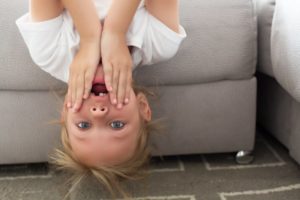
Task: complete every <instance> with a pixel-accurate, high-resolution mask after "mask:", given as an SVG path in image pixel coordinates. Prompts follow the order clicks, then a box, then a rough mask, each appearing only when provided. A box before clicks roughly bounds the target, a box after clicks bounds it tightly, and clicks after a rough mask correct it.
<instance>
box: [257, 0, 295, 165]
mask: <svg viewBox="0 0 300 200" xmlns="http://www.w3.org/2000/svg"><path fill="white" fill-rule="evenodd" d="M256 1H257V4H256V5H257V11H258V47H259V48H258V69H257V78H258V102H257V103H258V106H257V120H258V123H259V124H260V125H261V126H262V127H264V128H265V129H266V130H267V131H268V132H269V133H270V134H272V135H273V136H274V137H275V138H277V139H278V140H279V141H280V142H281V143H282V144H284V145H285V146H286V147H287V148H288V150H289V152H290V155H291V157H292V158H294V159H295V160H296V161H297V162H298V163H300V123H299V120H300V98H299V97H300V96H299V94H300V92H299V89H300V82H299V80H300V76H299V74H300V68H299V66H300V49H299V47H298V49H297V45H298V46H299V44H300V42H299V39H298V43H295V42H296V38H292V35H289V34H295V32H294V31H298V33H300V29H299V25H300V21H299V20H298V22H299V23H298V26H297V27H298V29H297V27H296V26H292V27H289V30H290V31H288V32H287V31H286V29H285V27H287V25H286V20H288V21H289V19H288V16H286V15H287V14H288V15H293V16H294V14H293V12H294V11H293V10H291V9H286V6H287V4H289V3H291V1H290V0H285V1H283V0H277V1H275V0H256ZM292 3H297V1H295V2H292ZM295 8H297V9H298V10H299V2H298V6H296V5H295ZM274 10H276V13H277V14H276V17H275V18H274V17H273V16H274ZM296 12H298V11H296ZM298 16H299V15H298ZM290 22H291V21H289V23H290ZM299 35H300V34H298V37H299ZM271 36H272V37H271ZM288 41H292V43H289V42H288ZM295 44H296V45H295ZM294 58H296V59H294ZM297 88H298V90H297Z"/></svg>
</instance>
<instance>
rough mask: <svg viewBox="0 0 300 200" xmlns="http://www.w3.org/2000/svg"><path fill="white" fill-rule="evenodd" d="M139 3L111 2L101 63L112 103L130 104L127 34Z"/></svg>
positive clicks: (130, 61)
mask: <svg viewBox="0 0 300 200" xmlns="http://www.w3.org/2000/svg"><path fill="white" fill-rule="evenodd" d="M140 1H141V0H113V2H112V5H111V7H110V9H109V11H108V14H107V16H106V18H105V21H104V26H103V32H102V36H101V52H102V64H103V70H104V75H105V76H104V78H105V83H106V86H107V89H108V90H109V92H110V99H111V101H112V104H117V106H118V108H122V105H123V103H124V102H125V103H128V102H129V96H130V89H131V79H132V58H131V55H130V52H129V49H128V47H127V43H126V33H127V30H128V27H129V25H130V24H131V21H132V18H133V16H134V14H135V12H136V10H137V8H138V5H139V3H140Z"/></svg>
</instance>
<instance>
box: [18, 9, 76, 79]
mask: <svg viewBox="0 0 300 200" xmlns="http://www.w3.org/2000/svg"><path fill="white" fill-rule="evenodd" d="M16 25H17V27H18V29H19V31H20V33H21V35H22V38H23V39H24V42H25V44H26V46H27V48H28V50H29V53H30V56H31V58H32V60H33V62H34V63H35V64H36V65H38V66H39V67H40V68H41V69H42V70H44V71H46V72H48V73H49V74H50V75H52V76H54V77H55V78H57V79H59V80H62V81H64V82H67V81H68V73H69V65H70V63H71V61H72V60H73V58H74V55H75V53H76V51H77V47H78V43H79V38H78V37H77V36H76V34H75V31H74V30H73V29H72V27H71V25H70V23H69V22H68V19H67V18H66V16H65V14H61V15H59V16H57V17H56V18H53V19H50V20H46V21H41V22H33V21H32V20H31V18H30V13H27V14H25V15H23V16H22V17H20V18H19V19H17V20H16Z"/></svg>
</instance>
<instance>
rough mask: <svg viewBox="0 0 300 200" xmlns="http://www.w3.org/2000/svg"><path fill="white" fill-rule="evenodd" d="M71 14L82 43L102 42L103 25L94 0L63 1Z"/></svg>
mask: <svg viewBox="0 0 300 200" xmlns="http://www.w3.org/2000/svg"><path fill="white" fill-rule="evenodd" d="M61 1H62V3H63V4H64V7H65V8H66V9H67V10H68V11H69V12H70V14H71V17H72V19H73V22H74V24H75V27H76V29H77V31H78V33H79V35H80V43H81V44H84V43H89V42H94V41H98V40H99V41H100V34H101V28H102V27H101V23H100V20H99V17H98V14H97V10H96V7H95V5H94V4H93V2H92V0H61Z"/></svg>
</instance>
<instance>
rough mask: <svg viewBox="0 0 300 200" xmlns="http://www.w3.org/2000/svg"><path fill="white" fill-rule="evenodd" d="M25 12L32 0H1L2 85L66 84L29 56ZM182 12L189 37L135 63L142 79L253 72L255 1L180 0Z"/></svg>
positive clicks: (186, 79) (182, 80)
mask: <svg viewBox="0 0 300 200" xmlns="http://www.w3.org/2000/svg"><path fill="white" fill-rule="evenodd" d="M27 11H28V1H19V0H10V1H1V2H0V19H1V21H0V30H1V31H0V38H1V39H2V44H1V47H0V71H1V73H0V90H1V89H2V90H7V89H8V90H47V89H49V88H54V89H55V88H60V87H64V86H65V85H66V84H65V83H62V82H60V81H58V80H56V79H54V78H53V77H51V76H50V75H49V74H47V73H46V72H44V71H42V70H41V69H39V68H38V67H37V66H36V65H34V64H33V62H32V61H31V58H30V56H29V53H28V50H27V48H26V46H25V43H24V42H23V41H22V38H21V35H20V34H19V32H18V31H17V27H16V25H15V20H16V19H17V18H18V17H20V16H21V15H23V14H24V13H25V12H27ZM180 15H181V24H182V25H183V26H184V27H185V29H186V31H187V34H188V37H187V39H186V40H185V41H184V42H183V44H182V46H181V48H180V50H179V52H178V54H177V55H176V56H175V57H174V58H173V59H171V60H169V61H167V62H163V63H160V64H157V65H155V66H151V67H149V66H144V67H139V68H137V69H136V71H135V72H134V76H135V78H136V79H137V80H138V82H143V83H144V84H146V85H153V84H164V85H167V84H170V85H171V84H175V85H176V84H193V83H205V82H213V81H221V80H228V79H230V80H235V79H248V78H250V77H252V76H253V74H254V72H255V66H256V33H257V31H256V16H255V12H254V6H253V2H252V1H251V0H227V1H223V0H210V1H207V0H182V1H180ZM16 80H17V81H16Z"/></svg>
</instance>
